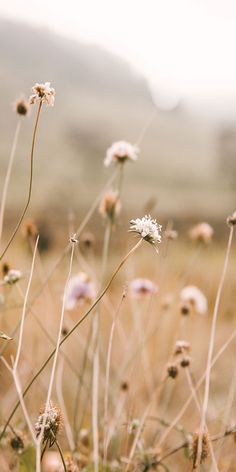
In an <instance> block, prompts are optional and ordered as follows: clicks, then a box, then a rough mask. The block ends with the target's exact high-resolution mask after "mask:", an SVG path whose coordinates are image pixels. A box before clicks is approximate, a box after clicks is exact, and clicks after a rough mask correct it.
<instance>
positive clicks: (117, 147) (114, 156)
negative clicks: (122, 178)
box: [104, 141, 139, 167]
mask: <svg viewBox="0 0 236 472" xmlns="http://www.w3.org/2000/svg"><path fill="white" fill-rule="evenodd" d="M138 155H139V149H138V147H137V146H134V145H133V144H130V143H127V141H117V142H116V143H113V144H112V146H111V147H109V149H108V150H107V153H106V157H105V160H104V165H105V166H106V167H108V166H109V165H110V164H111V163H112V162H119V163H124V162H125V161H127V160H131V161H136V160H137V159H138Z"/></svg>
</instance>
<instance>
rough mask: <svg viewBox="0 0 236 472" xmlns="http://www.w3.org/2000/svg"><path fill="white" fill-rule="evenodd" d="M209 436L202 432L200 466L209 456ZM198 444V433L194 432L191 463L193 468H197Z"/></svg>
mask: <svg viewBox="0 0 236 472" xmlns="http://www.w3.org/2000/svg"><path fill="white" fill-rule="evenodd" d="M209 442H210V439H209V435H208V433H207V432H206V431H204V432H203V435H202V452H201V457H200V464H202V463H203V462H205V460H206V459H207V458H208V457H209V454H210V447H209ZM198 443H199V432H198V431H197V432H195V433H194V435H193V439H192V454H191V457H192V461H193V468H194V469H195V468H196V467H197V455H198Z"/></svg>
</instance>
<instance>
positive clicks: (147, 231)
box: [130, 215, 162, 246]
mask: <svg viewBox="0 0 236 472" xmlns="http://www.w3.org/2000/svg"><path fill="white" fill-rule="evenodd" d="M161 228H162V227H161V225H159V224H158V223H157V221H156V220H153V219H152V218H151V216H150V215H145V216H144V217H143V218H136V220H131V221H130V231H131V232H133V233H138V234H139V235H140V236H141V237H142V238H143V239H145V241H147V242H148V243H151V244H153V245H154V246H156V244H157V243H160V242H161Z"/></svg>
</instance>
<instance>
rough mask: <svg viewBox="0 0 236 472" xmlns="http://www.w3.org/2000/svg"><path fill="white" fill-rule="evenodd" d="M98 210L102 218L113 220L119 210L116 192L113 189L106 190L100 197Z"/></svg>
mask: <svg viewBox="0 0 236 472" xmlns="http://www.w3.org/2000/svg"><path fill="white" fill-rule="evenodd" d="M98 211H99V214H100V215H101V216H102V217H103V218H108V219H109V220H110V221H114V219H115V218H116V217H117V216H118V215H119V214H120V211H121V203H120V199H119V194H118V192H116V191H113V190H109V191H108V192H106V193H105V194H104V195H103V197H102V200H101V203H100V206H99V210H98Z"/></svg>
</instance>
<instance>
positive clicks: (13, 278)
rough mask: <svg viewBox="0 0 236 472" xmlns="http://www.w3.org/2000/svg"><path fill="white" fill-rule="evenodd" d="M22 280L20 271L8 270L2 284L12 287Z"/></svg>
mask: <svg viewBox="0 0 236 472" xmlns="http://www.w3.org/2000/svg"><path fill="white" fill-rule="evenodd" d="M21 278H22V273H21V271H20V270H15V269H10V270H9V271H8V272H7V274H6V275H5V277H4V279H3V282H4V283H5V284H8V285H14V284H16V282H18V281H19V280H20V279H21Z"/></svg>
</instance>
